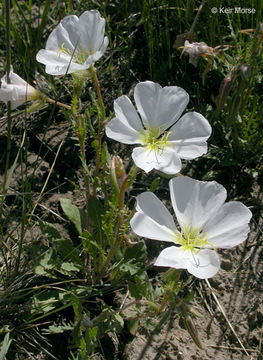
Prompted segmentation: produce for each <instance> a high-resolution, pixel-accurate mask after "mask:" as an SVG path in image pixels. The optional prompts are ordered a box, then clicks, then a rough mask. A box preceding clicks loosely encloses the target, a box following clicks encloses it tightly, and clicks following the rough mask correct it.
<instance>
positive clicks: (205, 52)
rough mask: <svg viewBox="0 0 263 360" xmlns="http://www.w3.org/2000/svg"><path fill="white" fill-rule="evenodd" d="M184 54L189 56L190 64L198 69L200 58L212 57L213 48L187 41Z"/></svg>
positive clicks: (201, 43) (202, 43)
mask: <svg viewBox="0 0 263 360" xmlns="http://www.w3.org/2000/svg"><path fill="white" fill-rule="evenodd" d="M183 52H185V53H187V54H189V63H190V64H192V65H194V66H195V67H196V66H197V63H198V60H199V56H205V57H207V56H211V55H212V54H213V48H211V47H210V46H208V45H206V43H204V42H193V43H189V41H188V40H186V41H185V43H184V50H183Z"/></svg>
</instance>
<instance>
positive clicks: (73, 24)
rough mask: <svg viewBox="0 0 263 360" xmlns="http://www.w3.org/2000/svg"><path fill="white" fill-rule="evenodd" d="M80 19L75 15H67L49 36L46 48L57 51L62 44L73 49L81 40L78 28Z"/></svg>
mask: <svg viewBox="0 0 263 360" xmlns="http://www.w3.org/2000/svg"><path fill="white" fill-rule="evenodd" d="M78 24H79V19H78V17H77V16H75V15H68V16H66V17H65V18H64V19H63V20H61V22H60V23H59V24H58V26H57V27H56V28H55V29H54V30H53V31H52V32H51V34H50V35H49V37H48V40H47V44H46V50H53V51H55V52H57V51H58V50H60V49H61V47H62V45H63V47H64V48H65V49H68V50H70V51H73V50H74V49H75V47H76V46H77V44H78V43H79V41H80V33H79V30H78Z"/></svg>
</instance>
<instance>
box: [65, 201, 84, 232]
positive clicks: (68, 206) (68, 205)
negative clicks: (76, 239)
mask: <svg viewBox="0 0 263 360" xmlns="http://www.w3.org/2000/svg"><path fill="white" fill-rule="evenodd" d="M60 205H61V207H62V209H63V211H64V213H65V215H66V216H67V217H68V219H69V220H70V221H71V222H72V223H73V224H74V225H75V227H76V229H77V232H78V233H79V234H80V235H81V233H82V226H81V213H80V210H79V208H78V207H77V206H76V205H73V204H72V202H71V200H70V199H60Z"/></svg>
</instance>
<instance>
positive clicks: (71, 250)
mask: <svg viewBox="0 0 263 360" xmlns="http://www.w3.org/2000/svg"><path fill="white" fill-rule="evenodd" d="M53 244H54V246H55V248H56V250H57V252H58V253H59V255H60V256H61V257H62V258H63V259H67V260H71V261H73V262H74V263H76V264H79V265H82V262H81V259H80V257H79V254H78V252H77V250H76V248H75V247H74V245H73V243H72V241H71V240H70V239H57V240H56V241H54V242H53Z"/></svg>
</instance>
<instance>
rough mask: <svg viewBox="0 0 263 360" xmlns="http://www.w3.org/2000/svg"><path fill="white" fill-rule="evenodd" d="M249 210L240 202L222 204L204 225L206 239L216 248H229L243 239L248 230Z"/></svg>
mask: <svg viewBox="0 0 263 360" xmlns="http://www.w3.org/2000/svg"><path fill="white" fill-rule="evenodd" d="M251 216H252V213H251V211H250V210H249V209H248V208H247V207H246V206H245V205H244V204H242V203H241V202H238V201H231V202H228V203H226V204H224V205H223V206H222V207H221V208H220V209H219V210H218V211H217V212H216V213H215V214H214V216H213V217H212V218H210V219H209V220H208V222H207V223H206V224H205V225H204V228H203V231H204V232H207V233H208V241H209V243H211V244H212V245H214V246H215V247H216V248H223V249H229V248H232V247H234V246H236V245H238V244H240V243H241V242H242V241H244V240H245V239H246V238H247V234H248V232H249V230H250V229H249V226H248V223H249V221H250V219H251Z"/></svg>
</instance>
